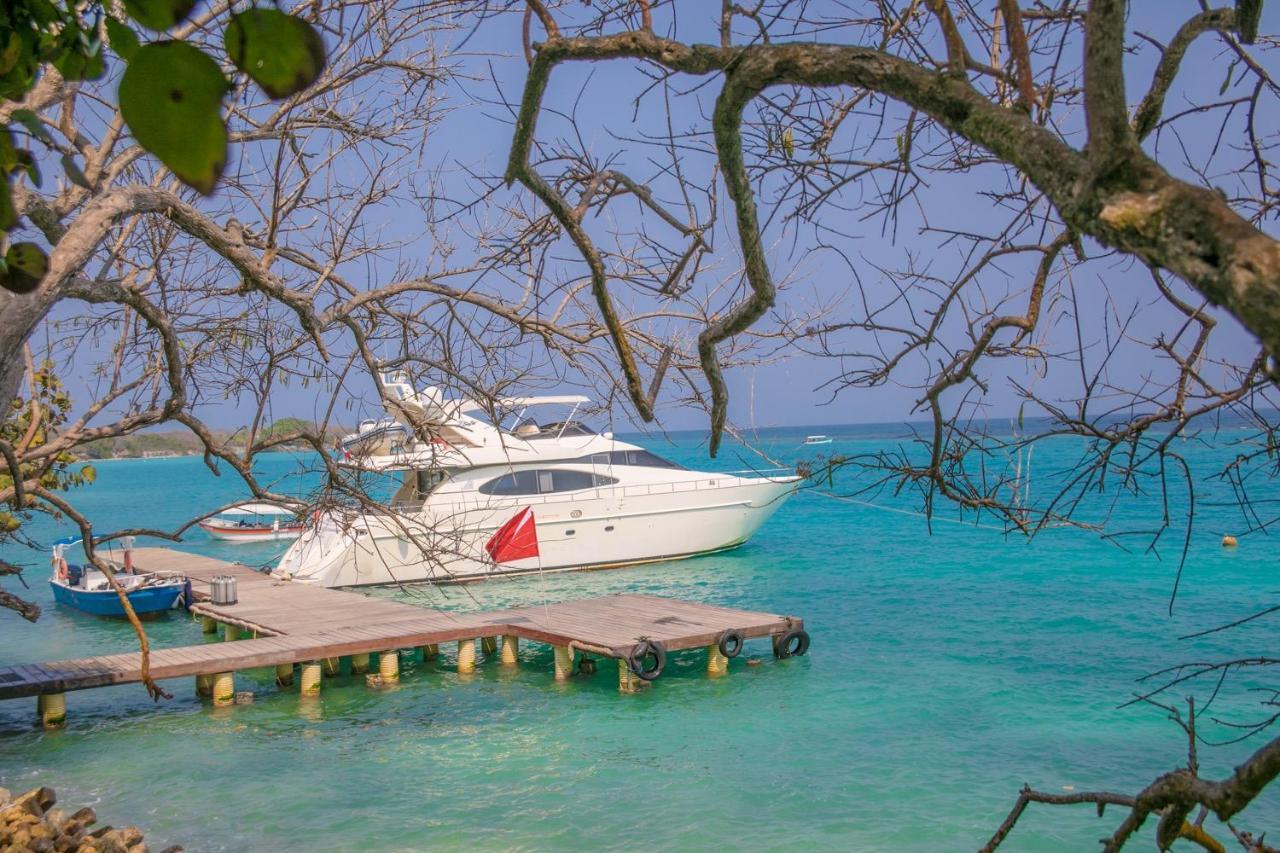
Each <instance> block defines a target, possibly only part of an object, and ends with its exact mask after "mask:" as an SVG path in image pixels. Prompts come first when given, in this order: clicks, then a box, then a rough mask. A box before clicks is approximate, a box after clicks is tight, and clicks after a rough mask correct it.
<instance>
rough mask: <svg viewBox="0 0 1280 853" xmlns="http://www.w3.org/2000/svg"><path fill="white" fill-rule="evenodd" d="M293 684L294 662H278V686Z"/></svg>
mask: <svg viewBox="0 0 1280 853" xmlns="http://www.w3.org/2000/svg"><path fill="white" fill-rule="evenodd" d="M290 684H293V664H291V663H281V664H276V687H288V686H289V685H290Z"/></svg>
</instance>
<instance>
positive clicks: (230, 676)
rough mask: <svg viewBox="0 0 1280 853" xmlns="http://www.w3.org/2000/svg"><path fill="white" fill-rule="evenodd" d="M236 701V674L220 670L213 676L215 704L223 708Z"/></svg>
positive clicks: (216, 706)
mask: <svg viewBox="0 0 1280 853" xmlns="http://www.w3.org/2000/svg"><path fill="white" fill-rule="evenodd" d="M235 703H236V675H235V673H234V672H219V673H218V674H217V675H215V676H214V677H213V706H214V707H215V708H222V707H225V706H227V705H234V704H235Z"/></svg>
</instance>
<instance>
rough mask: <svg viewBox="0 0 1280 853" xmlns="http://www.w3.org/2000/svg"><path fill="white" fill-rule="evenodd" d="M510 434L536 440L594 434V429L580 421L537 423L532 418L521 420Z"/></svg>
mask: <svg viewBox="0 0 1280 853" xmlns="http://www.w3.org/2000/svg"><path fill="white" fill-rule="evenodd" d="M511 432H512V434H513V435H515V436H516V437H517V438H523V439H525V440H526V441H537V440H538V439H540V438H560V437H561V436H566V435H595V434H596V431H595V430H593V429H592V428H591V427H589V426H587V425H586V424H584V423H582V422H581V421H553V422H552V423H547V424H538V423H537V422H536V421H534V420H533V419H532V418H530V419H526V420H523V421H521V422H520V423H518V424H517V425H516V428H515V429H513V430H512V431H511Z"/></svg>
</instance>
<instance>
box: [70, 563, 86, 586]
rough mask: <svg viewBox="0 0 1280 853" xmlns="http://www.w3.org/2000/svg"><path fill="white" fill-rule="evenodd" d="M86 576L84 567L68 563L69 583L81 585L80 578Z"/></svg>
mask: <svg viewBox="0 0 1280 853" xmlns="http://www.w3.org/2000/svg"><path fill="white" fill-rule="evenodd" d="M83 577H84V567H83V566H77V565H76V564H75V563H67V585H68V586H80V579H81V578H83Z"/></svg>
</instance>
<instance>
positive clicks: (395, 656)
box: [378, 649, 400, 684]
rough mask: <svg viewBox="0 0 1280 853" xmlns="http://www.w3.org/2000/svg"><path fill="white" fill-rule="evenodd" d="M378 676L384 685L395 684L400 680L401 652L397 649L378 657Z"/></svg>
mask: <svg viewBox="0 0 1280 853" xmlns="http://www.w3.org/2000/svg"><path fill="white" fill-rule="evenodd" d="M378 675H380V676H382V683H383V684H395V683H396V682H397V681H399V680H400V652H399V651H397V650H396V649H391V650H390V651H386V652H383V653H382V654H380V655H378Z"/></svg>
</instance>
